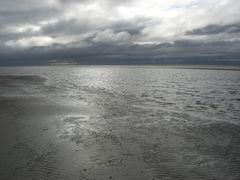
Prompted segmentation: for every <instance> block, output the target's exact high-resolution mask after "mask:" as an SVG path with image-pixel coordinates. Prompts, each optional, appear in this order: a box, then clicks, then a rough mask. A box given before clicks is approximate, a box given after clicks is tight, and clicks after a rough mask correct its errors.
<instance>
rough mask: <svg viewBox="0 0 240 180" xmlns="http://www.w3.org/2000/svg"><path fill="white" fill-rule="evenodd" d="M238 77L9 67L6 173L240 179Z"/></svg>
mask: <svg viewBox="0 0 240 180" xmlns="http://www.w3.org/2000/svg"><path fill="white" fill-rule="evenodd" d="M239 73H240V72H239V71H234V70H230V71H229V70H212V69H208V70H204V69H183V68H180V69H171V68H170V69H165V68H159V67H158V68H156V67H154V68H151V67H129V68H126V67H112V66H109V67H100V66H96V67H91V66H90V67H64V66H60V67H58V66H56V67H12V68H1V69H0V112H1V113H0V120H1V121H0V143H1V149H0V169H1V171H0V179H3V180H5V179H6V180H20V179H21V180H30V179H34V180H35V179H36V180H43V179H47V180H53V179H57V180H61V179H62V180H68V179H69V180H76V179H83V180H84V179H86V180H94V179H97V180H101V179H102V180H105V179H117V180H125V179H129V180H134V179H136V180H141V179H142V180H148V179H149V180H150V179H151V180H152V179H164V180H165V179H186V180H187V179H189V180H190V179H218V180H225V179H229V180H237V179H239V177H240V171H239V169H240V152H239V148H240V119H239V117H240V116H239V115H240V114H239V112H240V99H239V95H240V88H239V87H240V74H239ZM164 74H167V76H164ZM200 87H201V88H200Z"/></svg>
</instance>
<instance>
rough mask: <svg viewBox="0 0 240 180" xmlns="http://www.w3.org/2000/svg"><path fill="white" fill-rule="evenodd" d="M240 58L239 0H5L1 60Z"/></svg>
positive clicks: (0, 18) (0, 2) (0, 3)
mask: <svg viewBox="0 0 240 180" xmlns="http://www.w3.org/2000/svg"><path fill="white" fill-rule="evenodd" d="M53 62H77V63H83V64H88V63H90V64H94V63H96V64H98V63H100V64H108V63H110V64H111V63H113V64H121V63H122V64H134V63H168V62H169V63H176V62H186V63H189V62H191V63H213V64H214V63H215V62H218V63H219V62H220V63H221V62H223V63H230V64H240V1H239V0H41V1H38V0H0V64H24V63H25V64H28V63H29V64H35V63H37V64H38V63H39V64H41V63H53Z"/></svg>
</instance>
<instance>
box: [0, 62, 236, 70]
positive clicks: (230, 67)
mask: <svg viewBox="0 0 240 180" xmlns="http://www.w3.org/2000/svg"><path fill="white" fill-rule="evenodd" d="M41 66H43V67H46V66H61V67H62V66H66V67H68V66H69V67H72V66H76V67H77V66H79V67H81V66H82V67H87V66H89V67H94V66H96V67H129V68H130V67H135V68H136V67H139V68H143V67H149V68H162V69H202V70H232V71H240V65H235V66H233V65H187V64H186V65H178V64H175V65H163V64H159V65H149V64H148V65H144V64H139V65H135V64H129V65H120V64H114V65H112V64H68V63H56V64H46V65H14V66H0V69H1V68H6V67H9V68H11V67H41Z"/></svg>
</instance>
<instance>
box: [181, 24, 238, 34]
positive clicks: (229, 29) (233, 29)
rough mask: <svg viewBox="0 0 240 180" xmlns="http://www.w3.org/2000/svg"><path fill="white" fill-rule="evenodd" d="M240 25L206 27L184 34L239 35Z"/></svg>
mask: <svg viewBox="0 0 240 180" xmlns="http://www.w3.org/2000/svg"><path fill="white" fill-rule="evenodd" d="M239 32H240V23H238V24H229V25H208V26H206V27H204V28H199V29H194V30H192V31H188V32H186V34H187V35H211V34H220V33H239Z"/></svg>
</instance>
